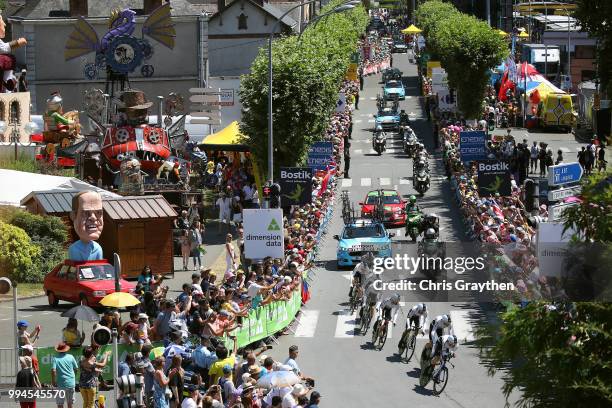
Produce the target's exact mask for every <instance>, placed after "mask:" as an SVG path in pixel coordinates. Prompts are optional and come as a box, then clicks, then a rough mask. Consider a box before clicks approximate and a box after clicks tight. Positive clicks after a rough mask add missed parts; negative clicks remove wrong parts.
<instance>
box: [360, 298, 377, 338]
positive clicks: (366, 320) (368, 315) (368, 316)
mask: <svg viewBox="0 0 612 408" xmlns="http://www.w3.org/2000/svg"><path fill="white" fill-rule="evenodd" d="M373 312H374V306H372V305H366V306H365V308H361V326H360V327H359V331H360V332H361V334H363V335H364V336H365V335H366V333H367V332H368V329H369V328H370V323H371V322H372V314H373Z"/></svg>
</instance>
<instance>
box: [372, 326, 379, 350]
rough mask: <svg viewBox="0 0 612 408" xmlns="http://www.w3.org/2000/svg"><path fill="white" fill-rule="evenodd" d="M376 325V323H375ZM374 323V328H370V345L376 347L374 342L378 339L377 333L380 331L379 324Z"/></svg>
mask: <svg viewBox="0 0 612 408" xmlns="http://www.w3.org/2000/svg"><path fill="white" fill-rule="evenodd" d="M376 323H378V321H377V322H376ZM376 323H374V327H373V328H372V345H373V346H374V347H376V340H377V339H378V331H379V330H380V324H378V325H377V324H376Z"/></svg>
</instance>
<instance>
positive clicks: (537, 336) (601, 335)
mask: <svg viewBox="0 0 612 408" xmlns="http://www.w3.org/2000/svg"><path fill="white" fill-rule="evenodd" d="M546 307H547V306H546V305H545V304H543V303H530V304H529V305H528V306H526V307H525V308H514V309H512V310H509V311H507V312H505V313H504V314H502V321H503V324H502V325H501V327H499V329H498V330H495V329H492V328H490V329H489V332H488V334H489V337H488V340H489V341H490V342H491V343H494V345H493V346H492V347H490V348H486V349H484V350H483V352H484V354H485V357H486V359H487V360H488V361H489V362H490V364H491V367H490V368H489V373H490V374H491V375H493V374H494V373H495V372H497V371H498V370H500V371H502V372H504V373H505V374H504V377H503V378H504V381H505V385H504V387H503V391H504V394H505V395H506V397H508V396H509V395H510V394H511V393H512V391H513V390H520V391H521V393H522V397H521V399H520V401H519V406H522V407H528V406H529V407H551V408H553V407H554V408H565V407H567V408H574V407H604V406H611V405H612V389H611V388H610V378H612V364H611V363H610V362H611V361H612V303H595V302H585V303H575V304H560V305H557V310H556V311H547V308H546Z"/></svg>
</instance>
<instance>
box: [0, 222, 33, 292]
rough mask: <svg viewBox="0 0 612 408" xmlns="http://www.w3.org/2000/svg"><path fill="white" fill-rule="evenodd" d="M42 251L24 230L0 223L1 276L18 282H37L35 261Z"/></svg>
mask: <svg viewBox="0 0 612 408" xmlns="http://www.w3.org/2000/svg"><path fill="white" fill-rule="evenodd" d="M40 254H41V251H40V248H39V247H38V246H36V245H35V244H34V243H33V242H32V240H31V239H30V237H29V236H28V234H26V232H25V231H24V230H22V229H21V228H19V227H16V226H14V225H10V224H7V223H5V222H3V221H0V276H8V277H9V278H10V279H11V280H13V281H16V282H37V281H39V280H40V279H39V276H37V275H36V273H35V272H36V269H35V260H36V259H37V258H38V257H39V256H40Z"/></svg>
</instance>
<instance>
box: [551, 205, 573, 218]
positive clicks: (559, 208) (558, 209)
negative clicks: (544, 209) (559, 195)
mask: <svg viewBox="0 0 612 408" xmlns="http://www.w3.org/2000/svg"><path fill="white" fill-rule="evenodd" d="M575 205H578V203H563V204H557V205H551V206H550V208H549V209H548V214H549V218H550V219H549V221H559V220H560V219H561V215H562V214H563V211H565V210H566V209H567V208H569V207H573V206H575Z"/></svg>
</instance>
